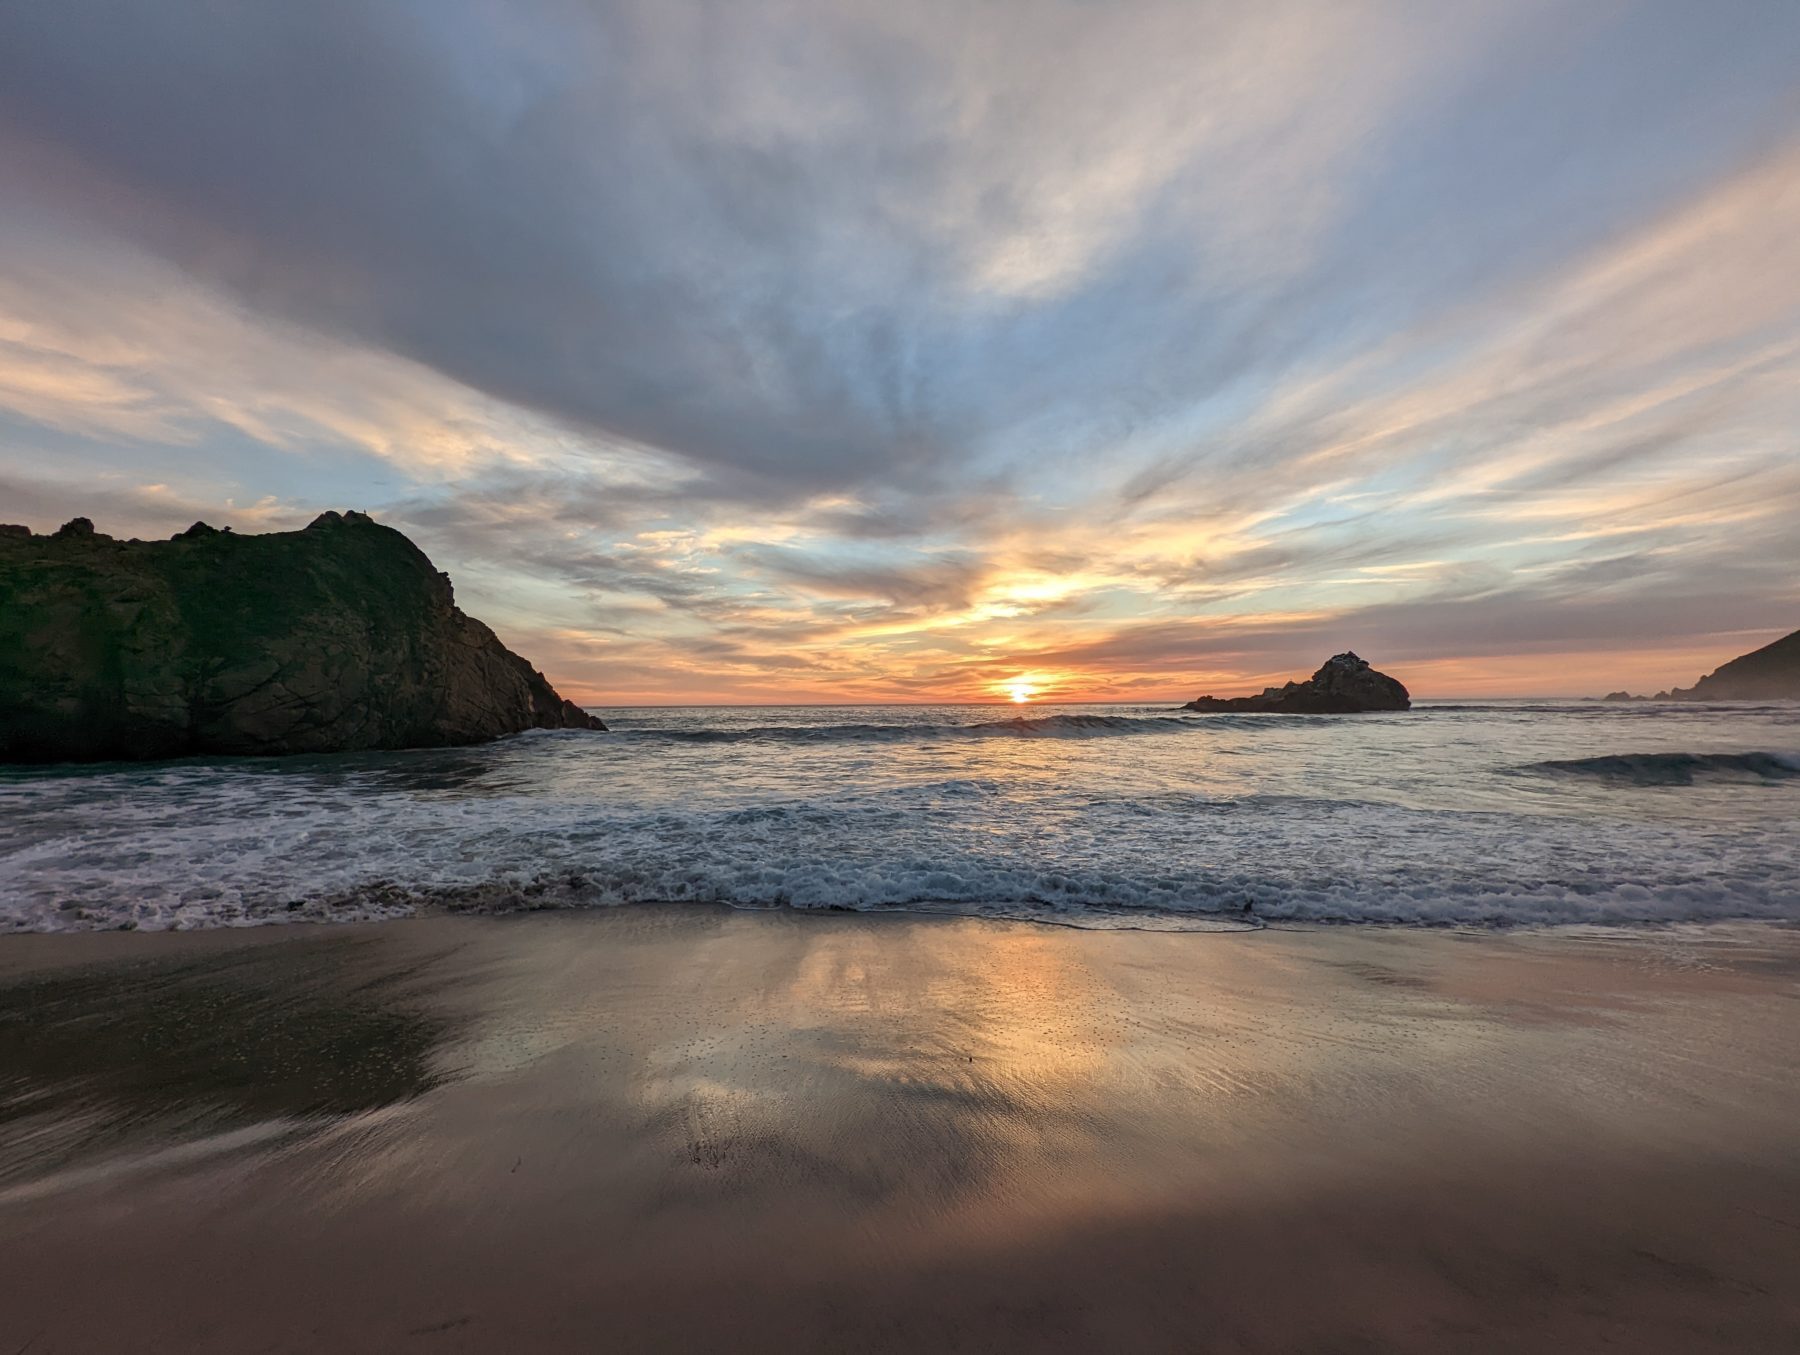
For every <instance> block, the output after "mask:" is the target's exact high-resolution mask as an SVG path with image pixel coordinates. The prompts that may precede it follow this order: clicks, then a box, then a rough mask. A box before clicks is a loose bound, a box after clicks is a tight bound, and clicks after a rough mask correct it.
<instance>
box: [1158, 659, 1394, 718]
mask: <svg viewBox="0 0 1800 1355" xmlns="http://www.w3.org/2000/svg"><path fill="white" fill-rule="evenodd" d="M1411 708H1412V699H1411V697H1410V696H1409V695H1408V694H1407V690H1406V688H1405V687H1403V686H1401V685H1400V683H1399V682H1397V681H1396V680H1395V679H1393V678H1391V677H1389V676H1388V675H1387V674H1386V673H1378V672H1376V671H1375V670H1374V669H1373V668H1371V667H1370V666H1369V663H1368V660H1367V659H1361V658H1358V657H1357V656H1356V655H1355V654H1350V653H1344V654H1337V655H1334V656H1333V657H1331V658H1329V659H1327V660H1326V661H1325V662H1324V664H1323V665H1322V666H1321V667H1320V668H1319V671H1318V672H1316V673H1314V674H1313V675H1312V676H1311V677H1310V678H1308V679H1307V680H1306V681H1305V682H1290V683H1288V684H1287V685H1285V686H1282V687H1269V688H1265V689H1264V690H1263V692H1262V693H1261V694H1260V695H1258V696H1202V697H1197V698H1195V699H1194V700H1192V701H1190V702H1188V703H1187V704H1186V705H1185V706H1183V707H1182V708H1181V709H1182V710H1198V711H1209V712H1219V711H1250V712H1262V713H1266V714H1274V715H1356V714H1360V713H1362V712H1364V711H1380V710H1410V709H1411Z"/></svg>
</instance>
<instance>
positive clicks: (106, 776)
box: [0, 701, 1800, 931]
mask: <svg viewBox="0 0 1800 1355" xmlns="http://www.w3.org/2000/svg"><path fill="white" fill-rule="evenodd" d="M596 710H597V713H599V714H601V715H602V716H604V718H605V719H606V720H607V721H608V723H609V724H610V725H612V731H611V732H610V733H605V734H601V733H587V732H573V731H569V732H562V731H559V732H540V733H532V734H525V735H521V736H519V737H516V738H511V739H506V740H502V741H500V742H497V743H493V744H488V745H484V746H481V747H474V748H456V749H434V750H422V751H408V752H392V753H358V754H344V755H338V756H330V757H296V758H278V759H218V760H185V761H178V762H165V763H157V764H147V765H125V764H107V765H100V766H83V767H75V766H64V767H54V768H18V767H14V768H7V769H4V770H0V929H5V930H12V931H72V930H89V929H103V928H121V927H141V928H200V927H218V926H240V925H249V924H257V923H271V922H322V921H340V920H342V921H348V920H367V919H378V918H389V917H397V916H405V915H408V914H412V913H415V912H441V911H460V910H474V911H481V912H505V911H511V910H517V909H527V908H597V907H614V906H628V905H631V904H634V903H641V902H680V901H692V902H705V903H717V904H728V905H731V906H733V907H738V908H796V909H828V908H838V909H854V910H863V911H876V910H884V909H886V910H896V909H897V910H908V911H916V912H946V913H959V914H973V915H985V916H993V917H1004V918H1024V919H1031V920H1035V921H1041V922H1048V923H1058V924H1063V925H1068V926H1077V927H1133V928H1158V929H1179V930H1208V929H1241V928H1251V927H1266V926H1279V925H1282V924H1290V923H1377V924H1414V925H1461V926H1472V927H1502V926H1521V925H1533V926H1536V925H1546V924H1605V925H1640V924H1652V923H1665V922H1677V921H1704V920H1710V919H1728V918H1730V919H1778V920H1789V921H1792V920H1800V706H1795V705H1791V704H1790V705H1773V704H1772V705H1745V704H1734V705H1716V706H1703V705H1647V704H1632V705H1614V704H1606V703H1599V702H1592V701H1570V702H1544V701H1537V702H1527V701H1516V702H1423V703H1418V704H1416V705H1415V707H1414V709H1413V710H1412V711H1410V712H1407V713H1404V714H1391V715H1361V716H1267V715H1186V714H1181V713H1177V712H1175V711H1172V710H1170V709H1169V708H1167V707H1165V706H1146V705H1107V706H1098V705H1095V706H1032V707H1019V706H919V707H893V706H863V707H818V706H808V707H686V708H654V709H630V710H614V709H605V708H596Z"/></svg>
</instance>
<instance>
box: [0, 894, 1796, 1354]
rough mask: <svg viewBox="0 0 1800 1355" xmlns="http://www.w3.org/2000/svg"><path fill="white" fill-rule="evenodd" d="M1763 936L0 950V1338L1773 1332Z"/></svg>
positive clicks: (1789, 1046) (799, 931)
mask: <svg viewBox="0 0 1800 1355" xmlns="http://www.w3.org/2000/svg"><path fill="white" fill-rule="evenodd" d="M1797 998H1800V933H1796V932H1795V931H1793V930H1791V929H1783V928H1778V927H1750V926H1745V927H1715V928H1710V929H1680V930H1665V931H1653V932H1641V933H1637V934H1633V935H1625V934H1618V933H1605V932H1599V931H1594V932H1568V931H1564V932H1536V933H1530V932H1526V933H1513V934H1492V933H1465V932H1428V931H1417V930H1383V929H1373V928H1345V929H1317V930H1295V931H1274V930H1270V931H1263V932H1255V933H1244V934H1232V935H1193V934H1188V935H1183V934H1157V933H1143V932H1091V931H1074V930H1068V929H1059V928H1051V927H1037V926H1031V925H1025V924H1011V923H995V922H982V921H972V920H966V919H961V920H959V919H949V918H933V917H907V916H897V915H891V916H855V915H798V914H792V913H779V912H777V913H743V912H730V911H726V910H723V909H713V908H705V907H642V908H631V909H622V910H618V911H613V912H598V913H585V914H542V915H531V916H522V917H514V918H474V917H466V918H465V917H441V918H426V919H418V920H413V921H403V922H396V923H390V924H384V925H376V926H346V927H288V928H281V927H272V928H261V929H252V930H243V931H214V932H207V933H193V934H174V933H165V934H136V935H133V934H105V935H80V936H22V937H15V938H10V939H8V940H7V941H6V942H5V944H4V945H0V1091H3V1095H4V1101H3V1102H0V1276H3V1277H4V1280H3V1285H4V1290H5V1301H4V1302H3V1303H0V1350H6V1351H15V1350H16V1351H29V1352H31V1355H53V1353H54V1355H68V1353H69V1352H87V1351H93V1352H125V1351H169V1352H173V1351H218V1352H247V1351H308V1350H334V1351H365V1350H367V1351H377V1350H382V1351H392V1350H419V1351H431V1352H446V1351H491V1350H506V1351H537V1350H546V1351H563V1350H568V1351H576V1350H665V1349H668V1350H673V1349H721V1350H724V1349H729V1350H734V1351H761V1350H767V1351H794V1350H820V1351H823V1350H984V1351H992V1350H1059V1349H1066V1350H1094V1349H1111V1350H1185V1351H1233V1352H1251V1351H1318V1352H1324V1351H1421V1352H1423V1351H1447V1350H1457V1351H1463V1350H1466V1351H1543V1350H1552V1349H1560V1350H1593V1349H1599V1348H1601V1347H1605V1346H1608V1345H1616V1346H1619V1347H1620V1348H1623V1349H1630V1350H1638V1351H1643V1350H1666V1351H1707V1350H1719V1351H1726V1350H1731V1351H1754V1350H1768V1351H1777V1350H1782V1351H1785V1350H1792V1349H1794V1348H1796V1347H1797V1346H1800V1075H1797V1074H1800V1039H1797V1037H1800V1002H1797V1001H1796V999H1797Z"/></svg>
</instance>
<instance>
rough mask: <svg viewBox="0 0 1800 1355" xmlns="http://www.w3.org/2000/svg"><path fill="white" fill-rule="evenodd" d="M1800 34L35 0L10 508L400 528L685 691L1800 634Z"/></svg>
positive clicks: (1420, 22)
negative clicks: (1601, 610)
mask: <svg viewBox="0 0 1800 1355" xmlns="http://www.w3.org/2000/svg"><path fill="white" fill-rule="evenodd" d="M1797 63H1800V17H1796V16H1795V15H1794V14H1792V13H1789V12H1787V11H1785V10H1783V9H1781V8H1780V7H1769V8H1766V9H1758V10H1756V12H1755V13H1754V14H1746V15H1744V16H1740V21H1739V22H1735V23H1733V24H1719V23H1717V22H1715V21H1714V20H1713V18H1712V17H1711V16H1709V15H1707V14H1704V13H1701V12H1700V11H1698V10H1696V9H1694V8H1693V7H1691V6H1683V5H1678V4H1662V3H1654V2H1652V0H1645V2H1644V3H1625V4H1621V5H1618V6H1608V7H1604V8H1602V7H1592V8H1591V9H1589V10H1584V11H1582V12H1580V13H1578V14H1572V13H1570V12H1569V11H1568V9H1567V7H1563V6H1547V5H1539V4H1535V3H1516V2H1509V3H1494V4H1491V5H1490V4H1469V5H1457V6H1417V5H1411V4H1404V3H1395V4H1379V5H1367V6H1360V7H1355V8H1351V7H1337V8H1333V7H1324V8H1321V7H1320V6H1317V5H1313V4H1291V5H1290V4H1284V3H1273V4H1267V5H1257V6H1244V5H1237V4H1206V3H1195V2H1192V0H1168V2H1167V3H1164V2H1162V0H1142V2H1141V3H1121V4H1113V5H1104V6H1101V5H1091V4H1084V3H1076V2H1075V0H1048V3H1036V2H1035V0H1034V2H1033V3H1029V4H1027V3H1022V2H1021V3H1003V2H1001V0H996V2H995V3H989V4H983V5H979V6H970V5H966V4H950V3H948V2H947V0H946V2H945V3H938V2H937V0H926V2H925V3H920V4H915V5H902V6H896V5H891V4H878V3H875V0H867V2H866V3H862V2H855V3H846V2H845V0H745V3H741V4H696V5H684V6H671V5H667V4H662V3H652V2H651V0H616V2H614V3H599V4H576V3H573V2H572V0H567V2H565V0H539V2H538V3H527V4H511V3H508V4H502V3H499V2H498V0H442V2H441V3H432V4H428V5H427V4H394V5H377V4H368V3H354V2H353V0H322V2H321V3H317V4H309V5H304V6H278V7H268V6H262V7H256V6H248V7H242V6H240V7H231V6H227V7H219V6H214V5H206V4H200V3H189V2H188V0H166V3H162V4H158V5H153V6H143V5H132V4H127V3H123V0H117V2H108V0H58V3H54V4H52V3H48V2H47V0H19V3H15V4H10V5H6V6H0V192H4V194H5V195H6V200H7V202H8V212H7V214H6V216H5V219H4V220H0V262H4V263H5V265H6V267H4V268H0V476H4V477H5V480H4V482H3V483H0V492H5V493H7V494H8V495H9V504H11V505H15V506H14V507H12V508H11V509H10V511H0V517H5V516H23V517H29V518H32V519H34V520H40V519H41V520H44V521H48V519H50V518H56V517H59V515H60V516H68V515H72V514H73V513H75V512H89V514H90V515H91V516H98V513H97V511H95V505H100V507H101V508H103V509H104V510H105V511H106V512H109V513H116V514H117V515H118V516H119V519H120V520H121V521H125V522H130V523H132V524H134V525H136V526H139V527H141V528H143V529H151V528H154V529H156V530H159V531H160V530H162V529H164V528H168V529H171V530H172V529H174V528H176V527H179V526H183V525H185V522H182V521H179V520H178V519H179V518H180V517H182V516H183V515H187V514H190V513H191V514H192V515H193V516H208V517H214V518H228V517H229V515H230V514H231V513H232V512H240V511H242V512H247V511H251V510H239V509H236V508H235V507H234V505H238V504H252V505H261V507H259V508H257V509H255V510H254V511H256V512H260V513H262V514H264V517H265V519H266V520H267V521H270V522H274V521H277V520H280V521H286V520H287V517H288V516H290V515H291V516H293V517H301V516H304V515H306V514H309V513H310V512H311V511H315V510H316V509H318V508H323V507H348V506H362V507H369V508H374V509H376V510H377V511H378V512H379V513H380V514H381V515H382V516H383V517H384V519H385V520H388V521H391V522H393V523H395V524H396V525H398V526H401V527H403V528H404V529H406V530H408V531H409V532H410V533H412V534H414V535H415V536H416V537H417V538H418V539H419V540H420V541H421V543H422V544H423V545H424V546H425V547H426V548H427V549H428V550H429V551H431V552H432V553H433V555H434V557H435V558H438V559H439V562H440V563H441V564H444V565H446V566H447V567H449V568H450V569H451V570H452V572H453V573H454V574H455V576H456V577H457V579H458V582H459V585H460V587H461V588H462V590H463V596H464V597H465V599H466V600H469V601H470V602H471V606H472V607H477V606H478V607H479V609H480V611H481V613H482V614H484V615H487V616H489V617H490V619H496V620H498V621H500V622H507V620H508V619H509V618H510V624H511V626H512V627H513V632H512V633H514V634H516V635H522V636H524V637H526V638H524V639H521V640H520V641H519V642H520V644H521V646H522V647H524V648H526V649H527V650H528V652H529V651H531V650H533V649H534V647H536V646H538V645H542V646H544V647H545V648H546V650H547V652H552V653H555V654H558V655H562V656H566V657H565V659H563V660H561V661H566V662H567V663H568V664H570V665H571V671H570V673H568V674H558V675H557V676H559V677H563V678H565V679H569V680H572V681H573V682H574V684H575V685H577V686H581V687H583V688H584V689H586V690H589V691H592V692H601V691H604V690H608V689H609V688H610V689H616V690H628V691H630V692H633V693H637V694H639V695H653V694H655V692H656V691H658V690H667V691H668V692H671V693H676V692H678V693H681V694H700V695H726V696H730V695H736V696H740V697H744V696H747V695H752V694H754V695H774V696H779V695H781V694H782V693H783V691H784V690H787V691H804V692H805V693H808V694H811V695H814V696H821V695H833V696H840V697H842V698H843V699H849V698H851V697H853V696H861V695H880V694H882V693H886V694H888V695H915V694H957V695H969V694H979V693H980V692H981V691H983V690H987V689H989V686H991V683H992V682H993V681H995V680H997V677H996V675H999V674H1002V673H1003V672H1004V671H1005V670H1007V668H1008V665H1013V666H1015V667H1016V666H1017V665H1021V664H1026V663H1030V664H1031V665H1033V667H1034V671H1042V672H1043V673H1044V674H1045V678H1044V681H1045V683H1046V684H1048V685H1050V686H1052V687H1053V688H1054V689H1056V690H1062V691H1069V692H1074V691H1093V692H1101V691H1106V690H1114V691H1142V690H1149V689H1150V684H1154V683H1157V682H1166V683H1169V684H1175V685H1176V686H1177V689H1178V690H1179V689H1180V688H1181V687H1185V686H1186V685H1187V679H1186V677H1185V676H1183V673H1184V670H1183V668H1182V665H1184V664H1186V665H1202V666H1203V665H1207V664H1214V665H1215V667H1214V668H1212V669H1206V668H1204V667H1202V668H1201V669H1200V670H1199V671H1200V672H1222V671H1224V670H1223V669H1219V668H1217V667H1216V665H1217V664H1219V663H1224V662H1226V661H1227V660H1229V661H1230V662H1231V663H1234V664H1237V665H1238V668H1237V670H1236V671H1237V672H1238V673H1239V674H1240V676H1252V675H1253V676H1261V675H1263V674H1265V673H1268V672H1269V671H1270V670H1271V669H1272V668H1276V667H1279V666H1285V665H1298V666H1306V665H1307V663H1308V662H1309V661H1316V657H1317V656H1316V655H1313V654H1312V653H1311V652H1310V651H1311V649H1313V648H1317V647H1324V648H1328V649H1329V648H1338V647H1342V645H1341V643H1339V642H1338V641H1335V640H1332V639H1331V638H1330V637H1331V636H1332V635H1334V634H1341V635H1343V636H1352V635H1366V636H1368V637H1370V639H1372V640H1373V641H1374V642H1375V643H1376V644H1379V645H1385V646H1390V647H1393V648H1395V649H1396V650H1397V651H1399V652H1403V653H1406V654H1412V655H1416V656H1418V657H1419V658H1420V659H1421V661H1427V660H1428V661H1431V662H1438V661H1440V660H1441V661H1443V662H1445V663H1448V662H1450V661H1451V660H1452V659H1454V658H1455V657H1456V655H1455V654H1452V653H1451V650H1452V649H1455V648H1456V647H1457V646H1461V650H1460V653H1461V654H1462V655H1463V657H1470V656H1473V655H1475V654H1477V652H1485V651H1484V650H1483V646H1484V645H1485V646H1487V648H1488V649H1491V648H1492V643H1490V641H1495V642H1497V641H1498V640H1499V639H1504V640H1505V641H1506V642H1507V643H1510V644H1514V645H1515V646H1517V648H1518V649H1519V650H1520V651H1533V652H1545V653H1549V652H1553V651H1555V650H1556V647H1557V646H1561V647H1563V650H1564V651H1567V650H1568V648H1569V647H1570V646H1572V645H1575V644H1578V643H1580V644H1587V643H1589V642H1592V643H1595V644H1605V645H1613V646H1616V647H1618V648H1619V652H1621V653H1624V652H1626V651H1627V650H1629V649H1630V647H1632V646H1642V645H1644V644H1647V643H1648V641H1649V637H1650V636H1651V634H1652V632H1655V631H1657V628H1658V627H1660V628H1661V632H1660V633H1661V634H1663V635H1664V636H1665V637H1676V638H1682V639H1683V642H1684V643H1685V642H1687V641H1692V642H1695V643H1698V642H1699V641H1700V640H1701V639H1702V638H1703V637H1704V636H1705V635H1709V634H1712V633H1713V631H1708V630H1706V629H1704V628H1705V627H1709V626H1712V627H1715V629H1716V628H1717V627H1718V626H1727V627H1734V628H1738V629H1755V628H1757V627H1765V628H1766V627H1774V626H1776V625H1778V624H1780V623H1781V622H1782V621H1783V620H1785V619H1788V618H1790V617H1791V616H1792V615H1793V613H1794V609H1795V608H1796V607H1797V606H1800V599H1797V598H1796V595H1795V592H1794V584H1793V583H1792V580H1793V578H1794V577H1796V575H1795V568H1796V566H1800V557H1797V554H1796V552H1797V551H1800V547H1797V546H1796V545H1795V544H1794V542H1793V539H1792V537H1793V534H1792V533H1791V532H1787V533H1786V534H1785V535H1784V532H1783V523H1791V521H1792V518H1793V514H1794V512H1795V511H1796V509H1797V508H1800V483H1796V479H1795V476H1794V473H1793V470H1792V468H1793V466H1794V464H1795V448H1794V444H1793V433H1792V430H1793V429H1794V428H1795V427H1800V377H1797V374H1800V281H1797V279H1800V253H1797V250H1800V246H1797V245H1796V243H1795V242H1796V241H1797V240H1800V194H1797V190H1796V188H1795V185H1796V184H1800V142H1796V141H1795V140H1794V139H1793V134H1792V125H1793V119H1792V114H1793V109H1794V105H1793V98H1792V88H1791V76H1792V70H1793V69H1794V68H1795V66H1796V64H1797ZM144 485H164V486H167V489H166V490H165V491H163V492H162V493H161V494H160V495H157V494H149V493H147V492H145V491H143V490H141V489H139V488H136V487H137V486H144ZM188 520H191V517H190V518H189V519H188ZM102 525H103V526H104V525H105V524H102ZM1577 589H1598V590H1600V591H1601V593H1602V595H1603V600H1604V602H1605V603H1606V604H1608V605H1611V606H1614V607H1617V608H1619V609H1621V610H1622V611H1624V612H1627V613H1629V614H1630V615H1632V616H1633V617H1638V618H1643V621H1642V624H1641V625H1640V624H1639V623H1638V622H1635V621H1634V622H1633V623H1632V626H1627V627H1623V628H1621V626H1620V625H1619V624H1613V623H1606V622H1603V621H1602V620H1601V619H1600V618H1599V617H1598V616H1594V615H1590V614H1589V612H1588V611H1586V610H1583V608H1584V606H1585V604H1582V603H1581V602H1580V600H1579V599H1578V598H1576V597H1574V596H1572V595H1571V590H1577ZM1596 605H1598V604H1596ZM1534 606H1535V607H1536V608H1537V609H1538V610H1537V615H1538V616H1539V617H1540V622H1539V624H1538V625H1537V626H1536V627H1535V629H1534V627H1533V625H1532V624H1531V621H1530V618H1531V616H1532V615H1533V611H1532V609H1533V607H1534ZM1470 617H1487V618H1489V619H1490V621H1491V622H1492V624H1491V626H1490V627H1489V628H1487V629H1482V628H1481V627H1479V626H1470V625H1466V624H1464V621H1465V619H1466V618H1470ZM1721 618H1724V619H1721ZM1584 627H1585V628H1586V629H1584ZM502 629H503V630H505V629H506V625H504V624H503V626H502ZM1427 630H1431V631H1432V633H1433V634H1436V635H1437V636H1438V637H1439V640H1438V641H1431V640H1430V639H1429V637H1428V636H1427V634H1426V631H1427ZM1584 636H1585V637H1586V638H1584ZM582 637H586V638H585V639H584V638H582ZM1483 637H1487V638H1486V639H1484V638H1483ZM1346 642H1347V641H1346ZM1234 646H1235V648H1234ZM1443 671H1445V672H1449V671H1450V670H1449V669H1448V668H1446V669H1444V670H1443ZM1543 671H1544V674H1545V676H1544V679H1543V680H1545V681H1549V680H1551V679H1552V677H1553V676H1554V675H1555V668H1554V666H1553V665H1546V666H1545V668H1544V670H1543ZM659 675H660V676H659ZM1457 680H1459V681H1460V680H1462V679H1460V678H1458V679H1457ZM657 682H662V683H664V684H665V686H664V688H658V687H657V686H656V685H655V684H656V683H657ZM614 684H618V685H617V686H616V687H614ZM783 684H789V686H788V687H787V688H785V689H784V687H783ZM984 684H989V686H984Z"/></svg>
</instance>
